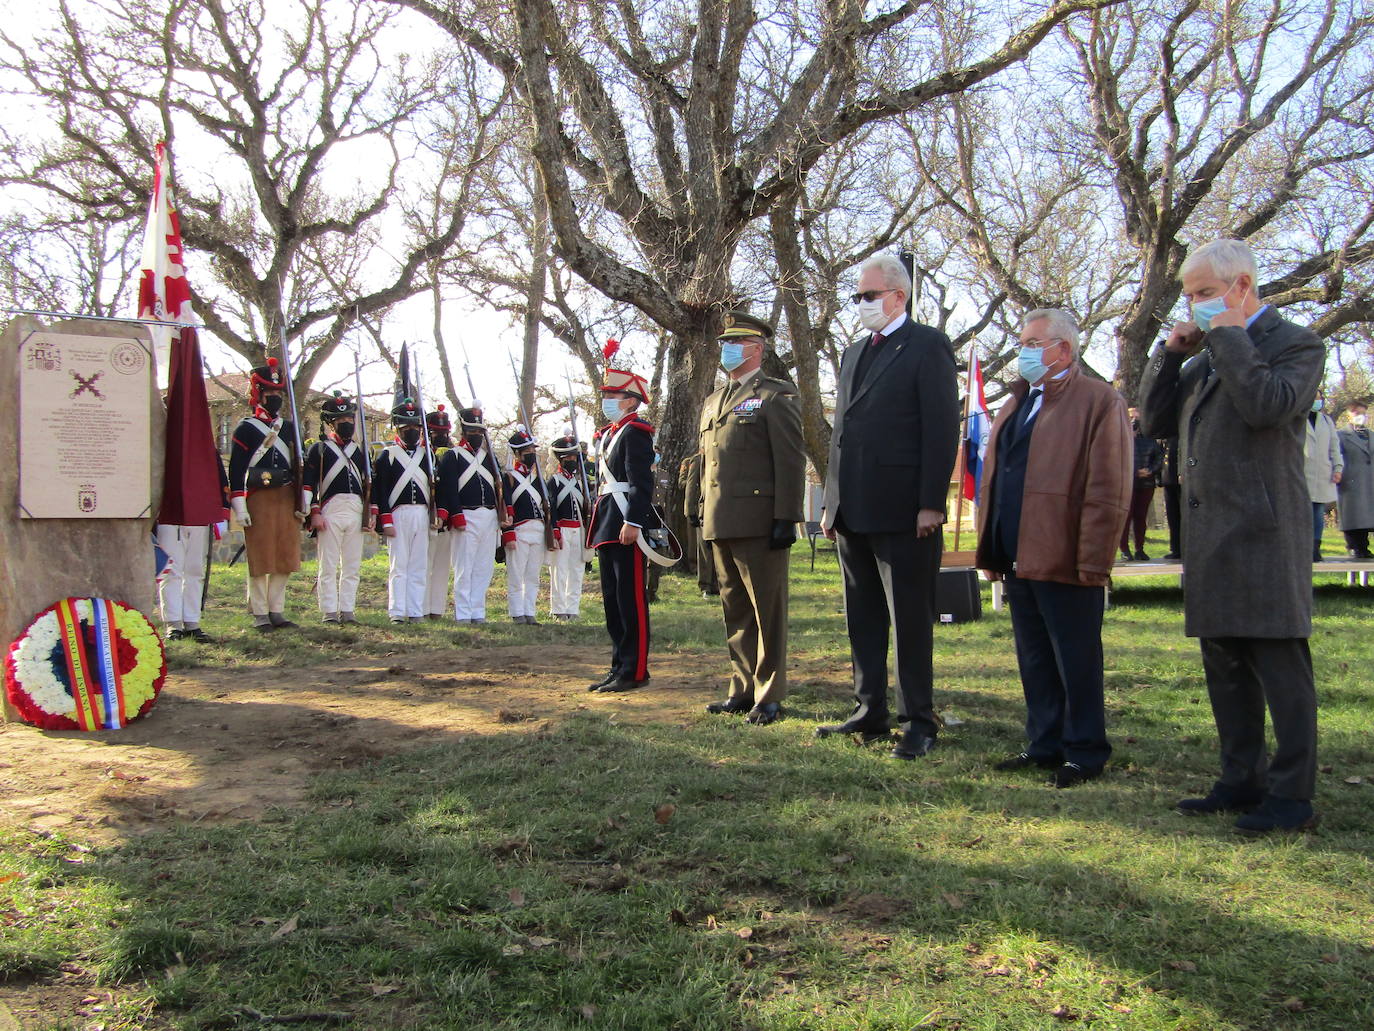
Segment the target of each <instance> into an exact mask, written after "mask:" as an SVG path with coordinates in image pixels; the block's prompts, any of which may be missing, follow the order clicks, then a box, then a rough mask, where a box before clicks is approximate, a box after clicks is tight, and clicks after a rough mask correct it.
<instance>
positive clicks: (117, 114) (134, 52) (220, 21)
mask: <svg viewBox="0 0 1374 1031" xmlns="http://www.w3.org/2000/svg"><path fill="white" fill-rule="evenodd" d="M56 18H57V23H56V25H55V26H53V27H52V28H51V29H49V30H45V31H43V32H40V33H39V34H38V36H37V39H36V41H35V42H33V43H30V44H20V43H18V42H16V41H15V40H13V39H12V38H10V37H9V36H8V35H4V34H0V45H2V47H3V55H4V57H3V61H0V68H3V69H4V70H5V71H7V72H9V73H10V76H11V81H24V82H26V83H27V85H26V86H25V87H18V88H17V92H19V93H22V94H24V97H23V100H24V102H26V103H30V104H33V105H36V106H37V107H38V108H39V109H40V110H43V111H45V112H48V113H49V115H50V118H51V124H52V125H53V126H55V127H56V131H55V132H54V133H53V134H52V136H51V137H50V138H48V139H41V140H39V141H38V142H36V143H34V144H32V145H24V146H20V147H9V148H6V150H5V152H4V154H3V157H2V158H0V162H2V163H0V183H4V184H5V185H7V186H8V185H10V184H24V185H25V187H26V188H28V189H30V190H37V191H39V192H40V193H42V194H43V195H45V196H46V197H47V198H48V200H49V202H50V203H51V204H52V206H53V208H54V209H55V214H54V216H53V218H54V219H55V221H56V222H57V223H59V224H60V223H61V221H62V220H64V219H66V220H77V219H84V220H88V221H94V222H99V223H102V224H105V225H111V226H115V225H127V224H130V223H137V222H139V221H141V219H142V216H143V213H144V211H145V209H146V204H147V196H148V190H149V189H150V187H151V164H150V162H151V155H152V150H153V145H154V143H155V142H157V141H158V140H166V141H167V142H168V143H169V145H170V146H171V148H172V153H173V154H174V155H175V156H176V159H177V162H178V163H177V165H176V173H177V174H176V176H175V184H174V185H175V189H176V192H177V199H178V203H179V206H180V209H181V219H182V226H181V228H182V235H183V239H184V241H185V243H186V245H187V247H188V248H189V249H191V250H193V251H195V252H198V253H199V255H203V256H204V260H203V263H202V264H199V265H195V264H193V265H192V275H193V280H192V282H193V285H194V286H195V287H196V288H197V289H198V291H199V292H198V294H197V296H196V298H195V300H194V304H195V311H196V313H197V315H198V316H199V317H200V318H201V320H202V321H203V322H205V324H206V325H207V326H208V327H209V328H210V330H211V331H212V332H213V334H214V335H215V336H216V337H218V338H219V340H220V341H222V342H223V343H224V344H226V345H227V346H229V347H230V348H232V349H233V350H234V351H236V352H237V353H238V354H240V355H241V356H242V357H243V358H244V359H245V360H246V361H247V362H249V363H252V364H257V363H259V362H260V361H261V360H262V359H263V358H264V356H265V353H266V350H267V343H266V342H267V341H271V340H274V339H275V338H276V336H277V334H278V333H279V332H280V330H281V329H282V327H283V326H284V327H285V330H286V332H287V334H288V335H289V336H291V337H294V338H296V341H297V349H298V351H299V353H301V354H302V355H303V360H302V361H301V363H300V365H299V366H298V368H297V369H296V370H295V375H296V377H297V379H298V381H299V382H301V383H302V384H308V383H309V382H310V380H311V379H312V377H313V376H314V375H315V373H316V372H317V371H318V369H319V367H320V365H321V364H322V363H323V362H324V361H325V360H326V359H327V358H328V356H329V355H330V353H331V352H332V351H333V349H334V348H335V346H336V345H337V344H338V342H339V341H340V339H341V338H342V336H343V334H344V332H345V331H346V329H347V328H348V327H349V326H350V325H351V324H352V323H353V321H354V320H355V319H356V318H358V317H360V316H364V315H380V314H383V313H385V312H386V311H387V310H388V309H389V308H390V307H391V306H393V305H395V304H396V303H397V302H399V301H401V300H404V299H406V298H408V297H410V296H412V295H413V294H415V293H416V292H418V291H420V290H422V289H423V288H424V285H425V284H424V279H423V273H424V271H425V270H426V269H427V267H428V265H429V263H430V262H431V261H433V260H434V259H435V258H437V257H439V256H440V255H442V254H444V253H445V251H447V250H448V249H449V248H450V247H452V246H453V244H454V242H455V241H456V240H457V239H458V237H459V234H460V232H461V230H462V227H463V224H464V217H465V212H464V211H463V210H462V209H459V208H454V209H453V210H451V211H449V212H448V217H447V219H445V220H444V222H443V224H442V225H440V226H438V227H437V228H436V231H435V232H433V233H431V234H427V235H425V236H422V237H420V238H412V239H410V240H408V241H407V242H406V245H405V247H404V249H403V250H402V252H401V253H400V254H398V255H395V256H394V257H390V260H387V259H388V257H389V252H388V251H387V249H386V248H385V247H384V246H383V245H382V237H383V235H384V230H383V228H382V226H383V221H384V219H386V218H387V217H388V216H389V214H390V212H391V211H392V210H393V205H394V202H395V199H396V197H397V195H398V187H399V182H398V180H399V175H400V169H401V166H402V162H403V161H406V160H408V159H412V158H413V157H414V154H415V151H414V148H413V147H410V145H409V144H408V143H407V136H406V133H407V132H409V133H413V134H417V135H421V134H424V133H425V132H429V131H433V130H434V123H432V122H428V121H427V119H428V118H429V117H430V116H431V115H435V114H436V110H437V108H436V101H437V98H438V97H439V96H440V95H442V94H444V93H446V92H447V91H448V90H449V89H450V88H452V87H454V85H455V84H454V82H453V81H452V77H451V76H450V69H449V68H448V66H446V64H445V63H443V62H441V61H436V60H431V61H427V62H419V61H411V60H409V59H407V58H405V57H404V56H400V55H397V54H396V53H395V52H394V51H392V50H390V49H388V47H389V44H386V43H384V42H383V40H382V35H383V32H384V30H385V29H386V28H387V27H388V25H389V23H391V22H392V21H394V20H395V18H396V14H395V12H393V11H389V10H387V9H386V8H383V7H378V6H376V5H370V4H330V3H327V2H326V0H294V2H292V3H289V4H288V3H273V4H271V5H268V4H266V3H265V2H263V0H171V2H170V3H154V2H152V0H135V2H132V3H127V4H124V3H118V4H117V3H114V2H112V0H86V2H84V3H82V4H81V5H80V10H79V11H78V10H76V9H75V8H74V7H73V5H72V4H71V2H70V0H59V3H58V6H57V11H56ZM451 109H452V108H449V109H446V110H451ZM183 143H184V146H182V144H183ZM350 182H351V183H352V184H353V185H352V186H349V185H347V184H348V183H350ZM211 275H212V276H213V282H209V281H208V280H209V278H210V276H211Z"/></svg>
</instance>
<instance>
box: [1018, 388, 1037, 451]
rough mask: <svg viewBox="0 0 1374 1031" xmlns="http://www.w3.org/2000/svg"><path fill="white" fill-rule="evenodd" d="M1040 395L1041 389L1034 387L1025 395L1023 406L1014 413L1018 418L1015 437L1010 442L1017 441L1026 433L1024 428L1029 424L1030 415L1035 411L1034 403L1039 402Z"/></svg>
mask: <svg viewBox="0 0 1374 1031" xmlns="http://www.w3.org/2000/svg"><path fill="white" fill-rule="evenodd" d="M1041 393H1042V391H1041V389H1040V388H1039V387H1036V388H1034V389H1032V390H1031V392H1030V393H1029V394H1027V395H1026V403H1025V405H1024V406H1023V407H1022V409H1021V410H1020V411H1019V412H1017V413H1016V414H1017V415H1018V416H1020V418H1019V419H1017V421H1016V435H1015V436H1013V437H1012V438H1011V439H1012V440H1017V439H1018V438H1020V436H1021V434H1023V433H1025V432H1026V426H1027V425H1028V424H1029V423H1030V421H1031V418H1032V415H1031V413H1032V412H1033V411H1034V410H1035V402H1036V401H1038V400H1040V394H1041Z"/></svg>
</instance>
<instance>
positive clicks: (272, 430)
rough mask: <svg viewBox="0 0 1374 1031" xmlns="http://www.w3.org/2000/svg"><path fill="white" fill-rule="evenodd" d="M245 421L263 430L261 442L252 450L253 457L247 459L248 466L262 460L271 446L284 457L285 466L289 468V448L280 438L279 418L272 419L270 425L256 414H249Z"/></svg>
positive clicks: (280, 425)
mask: <svg viewBox="0 0 1374 1031" xmlns="http://www.w3.org/2000/svg"><path fill="white" fill-rule="evenodd" d="M247 421H248V422H251V423H252V424H253V425H254V426H257V427H259V428H261V430H262V432H263V438H262V443H261V444H259V445H258V449H257V450H256V451H254V452H253V457H252V458H250V459H249V460H248V468H249V469H252V468H254V467H256V466H257V464H258V463H259V462H261V461H262V460H263V457H264V456H265V455H266V454H267V452H268V451H271V450H272V449H273V448H276V449H277V452H278V453H279V454H280V455H281V456H282V458H284V459H286V465H287V468H290V467H291V449H290V448H288V447H287V446H286V442H285V441H283V440H282V439H281V428H282V420H281V419H280V418H277V419H274V420H273V421H272V425H271V426H268V425H267V423H265V422H263V421H262V420H261V419H259V418H258V417H257V416H256V415H250V416H249V417H248V420H247Z"/></svg>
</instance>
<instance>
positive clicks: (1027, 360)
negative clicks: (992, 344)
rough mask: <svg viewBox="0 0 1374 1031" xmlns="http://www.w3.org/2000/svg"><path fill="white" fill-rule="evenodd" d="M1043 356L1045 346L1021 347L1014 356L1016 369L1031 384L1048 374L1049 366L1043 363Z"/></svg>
mask: <svg viewBox="0 0 1374 1031" xmlns="http://www.w3.org/2000/svg"><path fill="white" fill-rule="evenodd" d="M1044 357H1045V348H1043V347H1023V348H1021V351H1020V353H1019V354H1018V355H1017V356H1016V367H1017V370H1018V371H1019V372H1020V373H1021V375H1022V376H1024V377H1025V379H1026V382H1027V383H1029V384H1031V385H1032V386H1034V385H1035V384H1036V383H1039V382H1040V381H1041V380H1042V379H1044V378H1045V377H1046V376H1047V375H1049V372H1050V368H1049V366H1048V365H1046V364H1045V362H1044V360H1043V359H1044Z"/></svg>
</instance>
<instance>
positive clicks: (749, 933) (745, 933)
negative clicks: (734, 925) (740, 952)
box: [735, 927, 754, 941]
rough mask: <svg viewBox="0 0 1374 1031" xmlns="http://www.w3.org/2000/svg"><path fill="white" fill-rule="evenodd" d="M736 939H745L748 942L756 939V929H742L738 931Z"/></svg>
mask: <svg viewBox="0 0 1374 1031" xmlns="http://www.w3.org/2000/svg"><path fill="white" fill-rule="evenodd" d="M735 937H736V938H743V939H745V940H746V941H747V940H748V939H750V938H752V937H754V929H753V928H752V927H741V928H740V929H739V930H738V931H736V932H735Z"/></svg>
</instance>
